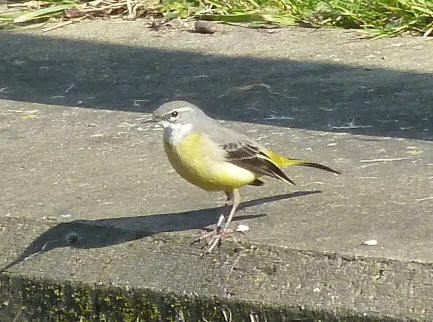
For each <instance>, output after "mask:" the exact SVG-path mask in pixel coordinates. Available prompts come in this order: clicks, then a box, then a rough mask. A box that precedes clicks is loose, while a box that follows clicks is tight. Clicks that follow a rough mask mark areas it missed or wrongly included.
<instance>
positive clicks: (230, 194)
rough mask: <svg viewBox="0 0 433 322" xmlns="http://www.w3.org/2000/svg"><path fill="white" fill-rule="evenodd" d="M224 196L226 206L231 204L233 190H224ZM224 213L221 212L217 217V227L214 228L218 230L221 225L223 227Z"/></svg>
mask: <svg viewBox="0 0 433 322" xmlns="http://www.w3.org/2000/svg"><path fill="white" fill-rule="evenodd" d="M224 192H225V194H226V196H227V200H226V202H225V205H226V206H228V205H230V204H233V197H234V196H233V192H232V191H224ZM226 217H227V216H226V215H225V214H224V213H222V214H221V215H220V216H219V218H218V222H217V224H216V225H217V228H216V230H217V231H218V232H219V231H220V230H221V229H222V228H223V227H224V223H225V221H226Z"/></svg>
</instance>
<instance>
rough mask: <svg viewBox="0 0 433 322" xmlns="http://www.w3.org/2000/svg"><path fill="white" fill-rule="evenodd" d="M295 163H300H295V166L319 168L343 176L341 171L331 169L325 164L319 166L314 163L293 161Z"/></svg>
mask: <svg viewBox="0 0 433 322" xmlns="http://www.w3.org/2000/svg"><path fill="white" fill-rule="evenodd" d="M293 161H298V162H296V163H294V165H300V166H303V167H311V168H317V169H322V170H326V171H329V172H332V173H336V174H341V172H340V171H337V170H334V169H331V168H330V167H327V166H326V165H323V164H318V163H313V162H306V161H302V160H293Z"/></svg>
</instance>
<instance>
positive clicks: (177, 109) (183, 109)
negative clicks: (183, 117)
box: [170, 106, 192, 113]
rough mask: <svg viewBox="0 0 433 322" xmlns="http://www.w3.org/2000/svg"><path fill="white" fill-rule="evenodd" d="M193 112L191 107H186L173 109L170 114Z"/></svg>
mask: <svg viewBox="0 0 433 322" xmlns="http://www.w3.org/2000/svg"><path fill="white" fill-rule="evenodd" d="M191 110H192V108H191V107H189V106H185V107H179V108H174V109H172V110H171V111H170V113H171V112H174V111H177V112H184V111H191Z"/></svg>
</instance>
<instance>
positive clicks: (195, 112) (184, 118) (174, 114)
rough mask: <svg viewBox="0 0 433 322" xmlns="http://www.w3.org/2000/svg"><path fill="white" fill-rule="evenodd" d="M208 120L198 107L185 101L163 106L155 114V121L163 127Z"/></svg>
mask: <svg viewBox="0 0 433 322" xmlns="http://www.w3.org/2000/svg"><path fill="white" fill-rule="evenodd" d="M202 118H207V116H206V114H205V113H204V112H203V111H202V110H201V109H200V108H198V107H197V106H195V105H193V104H191V103H188V102H185V101H172V102H168V103H165V104H162V105H161V106H160V107H158V108H157V109H156V110H155V111H154V112H153V119H154V121H156V122H159V123H160V124H161V125H162V126H163V127H167V126H173V125H176V124H179V125H181V124H190V123H195V122H196V121H200V119H202Z"/></svg>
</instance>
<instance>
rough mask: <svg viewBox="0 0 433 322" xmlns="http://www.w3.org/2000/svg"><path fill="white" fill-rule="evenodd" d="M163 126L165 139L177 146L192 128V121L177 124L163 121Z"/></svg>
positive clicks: (169, 143)
mask: <svg viewBox="0 0 433 322" xmlns="http://www.w3.org/2000/svg"><path fill="white" fill-rule="evenodd" d="M164 123H165V124H164ZM162 126H163V127H164V141H165V143H167V144H168V145H170V146H173V145H174V146H176V145H177V144H178V143H179V142H180V140H182V139H183V138H184V137H185V135H187V134H188V133H189V132H190V131H191V129H192V124H191V123H187V124H176V123H169V122H163V123H162Z"/></svg>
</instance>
